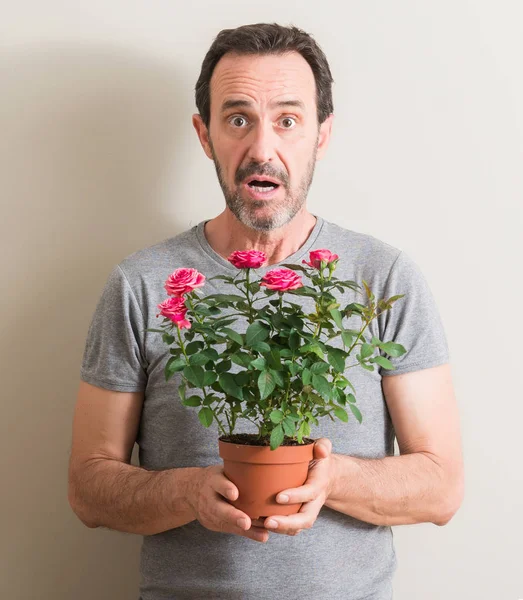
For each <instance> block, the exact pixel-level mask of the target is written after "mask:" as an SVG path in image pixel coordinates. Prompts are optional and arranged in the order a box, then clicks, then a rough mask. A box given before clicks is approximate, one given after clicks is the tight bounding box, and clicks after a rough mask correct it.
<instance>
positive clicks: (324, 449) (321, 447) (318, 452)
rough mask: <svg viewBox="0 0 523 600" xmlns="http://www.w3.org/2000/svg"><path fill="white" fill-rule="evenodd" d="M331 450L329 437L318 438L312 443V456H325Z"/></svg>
mask: <svg viewBox="0 0 523 600" xmlns="http://www.w3.org/2000/svg"><path fill="white" fill-rule="evenodd" d="M331 451H332V442H331V441H330V440H329V438H320V439H319V440H316V442H315V443H314V458H327V456H329V454H330V453H331Z"/></svg>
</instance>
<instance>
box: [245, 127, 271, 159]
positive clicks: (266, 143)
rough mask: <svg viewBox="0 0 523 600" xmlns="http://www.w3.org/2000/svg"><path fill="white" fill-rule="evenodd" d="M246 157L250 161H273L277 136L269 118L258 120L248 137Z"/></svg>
mask: <svg viewBox="0 0 523 600" xmlns="http://www.w3.org/2000/svg"><path fill="white" fill-rule="evenodd" d="M250 142H251V143H250V146H249V151H248V158H249V160H250V161H252V162H257V163H266V162H270V161H274V158H275V156H276V148H277V144H278V136H277V134H276V133H275V131H274V129H273V126H272V123H271V122H270V120H267V121H258V123H257V124H256V126H255V127H254V128H253V130H252V133H251V138H250Z"/></svg>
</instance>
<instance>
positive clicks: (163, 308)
mask: <svg viewBox="0 0 523 600" xmlns="http://www.w3.org/2000/svg"><path fill="white" fill-rule="evenodd" d="M158 308H159V309H160V312H159V313H158V314H162V315H163V316H164V317H167V318H168V319H171V321H172V322H173V323H175V324H176V325H178V329H183V328H184V327H185V328H186V329H190V328H191V322H190V321H188V320H187V319H186V318H185V313H186V312H187V307H186V306H185V300H184V299H183V298H182V297H181V296H172V297H170V298H167V300H164V301H163V302H162V303H161V304H158ZM156 316H157V317H158V315H156Z"/></svg>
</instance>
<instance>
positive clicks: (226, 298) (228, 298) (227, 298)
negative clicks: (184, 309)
mask: <svg viewBox="0 0 523 600" xmlns="http://www.w3.org/2000/svg"><path fill="white" fill-rule="evenodd" d="M205 300H206V301H208V300H213V301H214V302H215V303H216V304H224V303H225V304H229V303H232V302H243V301H244V300H245V298H244V297H243V296H238V294H209V295H208V296H205Z"/></svg>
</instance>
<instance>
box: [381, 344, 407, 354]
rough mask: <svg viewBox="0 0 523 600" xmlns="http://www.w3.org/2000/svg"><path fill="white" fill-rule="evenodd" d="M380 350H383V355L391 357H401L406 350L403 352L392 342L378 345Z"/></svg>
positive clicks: (402, 348)
mask: <svg viewBox="0 0 523 600" xmlns="http://www.w3.org/2000/svg"><path fill="white" fill-rule="evenodd" d="M380 348H381V349H382V350H383V352H385V354H388V355H389V356H393V357H396V356H401V355H402V354H405V352H407V350H405V348H404V347H403V346H402V345H401V344H396V343H394V342H384V343H382V344H380Z"/></svg>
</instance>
